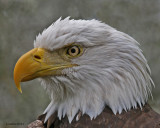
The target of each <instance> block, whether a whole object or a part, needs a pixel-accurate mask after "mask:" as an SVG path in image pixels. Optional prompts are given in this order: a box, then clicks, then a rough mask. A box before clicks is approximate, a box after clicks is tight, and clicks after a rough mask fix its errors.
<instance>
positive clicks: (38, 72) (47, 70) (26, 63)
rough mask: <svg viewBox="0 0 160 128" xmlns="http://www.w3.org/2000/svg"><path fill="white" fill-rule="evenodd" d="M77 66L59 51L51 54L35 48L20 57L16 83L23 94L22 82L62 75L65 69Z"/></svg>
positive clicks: (16, 67) (17, 64) (16, 68)
mask: <svg viewBox="0 0 160 128" xmlns="http://www.w3.org/2000/svg"><path fill="white" fill-rule="evenodd" d="M73 66H76V65H75V64H71V62H70V61H69V60H65V59H64V58H63V57H62V56H61V55H59V54H58V52H57V51H55V52H50V51H48V50H45V49H43V48H34V49H32V50H31V51H29V52H27V53H26V54H24V55H23V56H21V57H20V59H19V60H18V62H17V63H16V65H15V68H14V81H15V84H16V86H17V88H18V90H19V91H20V92H21V93H22V90H21V86H20V82H25V81H29V80H32V79H35V78H37V77H44V76H51V75H62V74H61V71H62V70H63V69H64V68H69V67H73Z"/></svg>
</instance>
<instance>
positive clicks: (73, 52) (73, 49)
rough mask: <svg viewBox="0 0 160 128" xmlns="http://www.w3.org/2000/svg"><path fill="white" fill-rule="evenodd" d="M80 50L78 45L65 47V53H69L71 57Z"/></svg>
mask: <svg viewBox="0 0 160 128" xmlns="http://www.w3.org/2000/svg"><path fill="white" fill-rule="evenodd" d="M80 52H81V50H80V48H79V47H78V46H72V47H70V48H68V49H67V54H68V55H70V56H71V57H75V56H77V55H79V54H80Z"/></svg>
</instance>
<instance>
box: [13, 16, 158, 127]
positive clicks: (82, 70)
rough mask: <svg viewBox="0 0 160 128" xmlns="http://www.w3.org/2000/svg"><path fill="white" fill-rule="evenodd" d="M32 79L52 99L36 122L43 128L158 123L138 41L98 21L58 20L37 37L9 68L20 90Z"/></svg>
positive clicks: (149, 74)
mask: <svg viewBox="0 0 160 128" xmlns="http://www.w3.org/2000/svg"><path fill="white" fill-rule="evenodd" d="M35 78H38V79H39V81H40V82H41V85H42V86H43V87H44V89H45V90H46V92H47V93H48V95H49V97H50V99H51V102H50V104H49V105H48V107H47V108H46V109H45V111H44V112H43V114H45V115H43V116H42V117H43V118H41V120H42V121H40V120H38V123H39V121H40V122H41V123H42V124H48V125H47V127H50V126H51V127H52V126H53V125H54V127H71V126H74V127H82V128H83V127H86V126H87V127H96V128H98V127H107V126H108V127H112V128H116V127H118V125H116V124H115V123H114V122H116V123H117V124H119V126H120V125H124V126H126V127H127V126H129V125H128V122H130V126H132V127H138V125H142V126H145V127H148V126H151V125H150V124H148V122H147V121H146V119H147V120H150V121H152V123H151V124H154V125H157V124H158V123H159V120H160V116H159V115H158V114H156V113H155V112H154V111H153V110H152V109H151V108H150V107H149V106H148V105H147V100H148V98H149V97H151V96H152V88H153V87H154V82H153V81H152V78H151V71H150V68H149V65H148V64H147V60H146V59H145V57H144V55H143V53H142V50H141V49H140V47H139V43H138V42H137V41H136V40H135V39H133V38H132V37H130V36H129V35H127V34H125V33H123V32H120V31H118V30H116V29H115V28H113V27H111V26H109V25H107V24H105V23H102V22H100V21H98V20H73V19H70V18H69V17H67V18H65V19H63V20H62V19H61V18H60V19H58V20H57V21H55V22H54V23H53V24H51V25H50V26H49V27H48V28H47V29H45V30H44V31H43V32H42V33H41V34H39V35H38V36H37V37H36V40H35V41H34V49H32V50H31V51H29V52H27V53H26V54H24V55H22V57H20V59H19V60H18V62H17V63H16V65H15V69H14V81H15V84H16V86H17V88H18V90H19V91H20V92H22V90H21V86H20V82H26V81H29V80H32V79H35ZM143 110H144V111H143ZM79 112H80V113H81V114H79ZM137 113H138V114H139V115H138V114H137ZM79 116H81V117H80V119H79ZM126 117H127V118H126ZM142 117H143V118H142ZM76 119H77V120H76ZM78 119H79V120H78ZM112 119H114V121H113V120H112ZM142 119H144V120H143V121H142ZM141 121H142V122H141ZM106 122H108V123H106ZM137 122H138V123H137ZM157 122H158V123H157ZM41 123H40V125H41ZM63 124H65V125H63ZM36 125H37V124H36Z"/></svg>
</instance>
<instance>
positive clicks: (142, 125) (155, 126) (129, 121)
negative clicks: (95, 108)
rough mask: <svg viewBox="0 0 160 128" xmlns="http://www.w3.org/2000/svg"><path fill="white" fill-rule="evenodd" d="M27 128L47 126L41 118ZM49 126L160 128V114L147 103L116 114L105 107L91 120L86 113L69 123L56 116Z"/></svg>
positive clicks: (58, 127)
mask: <svg viewBox="0 0 160 128" xmlns="http://www.w3.org/2000/svg"><path fill="white" fill-rule="evenodd" d="M27 128H47V125H46V124H43V121H41V120H36V121H34V122H32V123H31V124H29V125H28V127H27ZM50 128H160V115H159V114H158V113H156V112H154V111H153V110H152V109H151V107H150V106H149V105H148V104H147V105H145V106H144V107H143V109H142V110H141V109H140V108H138V109H132V110H130V111H128V112H125V111H123V112H122V114H117V115H114V114H113V112H112V111H111V110H110V108H108V107H106V108H105V109H104V110H103V112H102V113H101V114H100V115H99V116H98V117H97V118H96V119H92V120H91V119H90V117H89V116H88V115H82V117H81V118H80V119H79V120H78V121H76V119H74V120H73V121H72V123H71V124H70V123H69V122H68V119H67V117H65V118H63V119H62V120H59V119H58V118H57V117H56V119H55V120H54V123H53V124H52V125H51V126H50Z"/></svg>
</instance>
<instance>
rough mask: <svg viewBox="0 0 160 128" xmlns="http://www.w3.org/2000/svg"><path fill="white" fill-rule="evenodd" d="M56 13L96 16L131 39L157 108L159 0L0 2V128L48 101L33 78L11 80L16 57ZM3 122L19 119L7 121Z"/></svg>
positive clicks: (24, 119)
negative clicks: (146, 68)
mask: <svg viewBox="0 0 160 128" xmlns="http://www.w3.org/2000/svg"><path fill="white" fill-rule="evenodd" d="M60 16H62V18H65V17H67V16H71V18H74V19H93V18H94V19H98V20H101V21H103V22H105V23H107V24H109V25H110V26H112V27H115V28H117V29H118V30H120V31H122V32H125V33H127V34H129V35H131V36H132V37H133V38H135V39H136V40H137V41H138V42H139V43H140V44H141V49H142V50H143V53H144V55H145V56H146V58H147V60H148V63H149V65H150V67H151V71H152V78H153V80H154V82H155V85H156V88H155V89H153V96H154V99H153V100H150V101H149V103H150V104H151V106H152V107H153V108H154V109H155V110H156V111H157V112H158V111H159V112H160V84H159V83H160V0H0V126H1V127H2V128H3V127H5V128H13V127H15V128H18V127H25V125H26V124H28V123H30V122H31V121H33V120H35V118H37V116H38V115H39V114H41V113H42V112H43V110H44V109H45V108H46V107H47V105H48V104H49V98H48V96H47V94H46V93H45V91H44V90H43V88H42V87H41V86H40V83H39V82H38V81H37V80H33V81H31V82H27V83H23V84H22V90H23V93H22V94H20V93H19V92H18V90H17V89H16V87H15V85H14V81H13V69H14V65H15V63H16V61H17V60H18V58H19V57H20V56H21V55H22V54H24V53H25V52H27V51H28V50H30V49H32V48H33V41H34V39H35V37H36V35H37V34H38V33H39V32H42V30H43V29H44V28H46V27H48V26H49V25H50V24H51V23H52V22H54V21H55V20H56V19H58V18H59V17H60ZM6 123H24V125H19V126H15V125H8V124H6Z"/></svg>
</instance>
